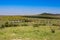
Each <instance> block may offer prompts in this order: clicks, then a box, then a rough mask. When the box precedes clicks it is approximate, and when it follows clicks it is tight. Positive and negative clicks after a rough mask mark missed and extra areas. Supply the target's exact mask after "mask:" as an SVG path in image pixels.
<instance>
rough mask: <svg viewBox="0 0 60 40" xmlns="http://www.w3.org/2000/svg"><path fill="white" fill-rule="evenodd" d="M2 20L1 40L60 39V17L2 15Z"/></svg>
mask: <svg viewBox="0 0 60 40" xmlns="http://www.w3.org/2000/svg"><path fill="white" fill-rule="evenodd" d="M47 15H48V14H47ZM51 15H52V14H51ZM51 15H50V17H52V16H51ZM45 16H46V15H45ZM45 16H44V17H45ZM56 18H57V17H56ZM9 20H10V22H8V21H9ZM15 20H16V21H17V22H14V21H15ZM18 20H19V21H18ZM0 21H1V22H0V40H60V30H58V29H59V28H60V25H59V24H60V19H55V17H54V18H52V19H49V17H48V18H46V17H45V18H43V17H41V16H1V17H0ZM11 21H13V22H11ZM48 21H49V22H50V23H48Z"/></svg>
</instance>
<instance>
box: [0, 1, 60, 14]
mask: <svg viewBox="0 0 60 40" xmlns="http://www.w3.org/2000/svg"><path fill="white" fill-rule="evenodd" d="M44 12H46V13H54V14H60V0H0V15H34V14H40V13H44Z"/></svg>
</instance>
